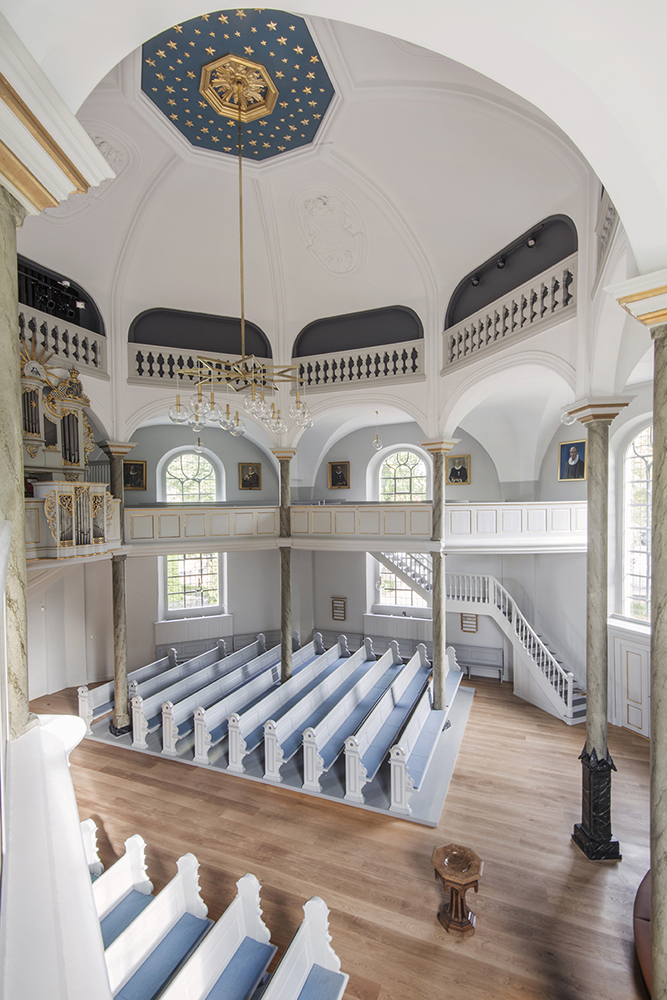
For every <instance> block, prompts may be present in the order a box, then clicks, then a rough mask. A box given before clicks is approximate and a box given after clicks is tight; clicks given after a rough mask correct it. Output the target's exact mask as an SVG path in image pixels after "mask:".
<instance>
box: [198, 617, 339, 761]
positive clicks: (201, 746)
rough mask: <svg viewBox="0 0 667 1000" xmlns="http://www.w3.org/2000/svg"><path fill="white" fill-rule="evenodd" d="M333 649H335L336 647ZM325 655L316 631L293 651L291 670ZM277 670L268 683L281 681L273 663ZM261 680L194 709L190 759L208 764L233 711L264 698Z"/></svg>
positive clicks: (226, 730)
mask: <svg viewBox="0 0 667 1000" xmlns="http://www.w3.org/2000/svg"><path fill="white" fill-rule="evenodd" d="M333 648H334V650H336V649H337V648H338V647H333ZM324 655H327V654H326V651H325V649H324V646H323V645H322V636H321V635H320V633H319V632H316V633H315V635H314V636H313V640H312V642H309V643H308V645H307V646H304V647H303V648H302V649H298V650H297V651H296V652H295V653H294V654H293V656H292V670H294V671H297V670H299V669H300V668H303V669H306V666H309V665H310V663H311V662H318V661H319V659H320V658H321V657H322V656H324ZM332 655H333V654H332ZM276 669H277V673H276V674H275V680H272V682H271V683H272V684H273V683H277V682H278V681H279V680H280V670H279V664H277V665H276ZM264 679H265V675H264V674H262V675H260V676H259V677H256V678H255V679H254V680H252V681H250V683H249V684H245V685H244V686H243V687H242V688H239V689H237V690H236V691H234V692H232V694H230V695H229V696H228V697H227V698H223V700H222V701H219V702H217V703H216V704H215V705H211V706H210V707H209V708H202V707H198V708H197V709H196V711H195V713H194V728H195V753H194V758H193V759H194V762H195V763H196V764H210V759H209V756H208V754H209V750H211V749H212V748H213V747H215V746H217V745H218V743H221V742H222V740H224V739H225V737H226V736H227V733H228V720H229V719H230V718H231V717H232V716H234V714H235V713H240V712H243V711H244V710H245V709H247V708H249V707H250V705H253V704H255V703H256V702H257V701H258V700H260V701H262V700H263V699H264V691H265V690H266V689H263V688H262V685H263V684H264V682H265V680H264Z"/></svg>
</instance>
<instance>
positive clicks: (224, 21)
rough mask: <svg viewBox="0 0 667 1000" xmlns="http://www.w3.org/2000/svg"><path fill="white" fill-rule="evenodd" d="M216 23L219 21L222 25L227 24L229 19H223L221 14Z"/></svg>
mask: <svg viewBox="0 0 667 1000" xmlns="http://www.w3.org/2000/svg"><path fill="white" fill-rule="evenodd" d="M218 21H221V22H222V24H227V22H228V21H229V18H228V17H225V15H224V14H221V15H220V17H219V18H218Z"/></svg>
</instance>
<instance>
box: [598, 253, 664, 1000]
mask: <svg viewBox="0 0 667 1000" xmlns="http://www.w3.org/2000/svg"><path fill="white" fill-rule="evenodd" d="M606 291H607V292H608V293H609V295H611V296H612V298H614V299H616V301H617V302H618V303H619V305H620V306H622V307H623V309H624V310H625V311H626V312H628V313H629V314H630V315H631V316H634V318H635V319H636V320H638V321H639V323H641V324H642V325H643V326H644V327H646V328H647V329H648V330H649V331H650V333H651V337H652V338H653V510H652V517H651V520H652V529H651V996H652V997H653V1000H667V451H666V449H667V269H665V270H662V271H657V272H654V273H653V274H644V275H639V277H637V278H631V279H630V280H629V281H625V282H623V283H622V284H620V285H616V286H614V287H612V288H607V289H606ZM637 334H638V335H639V328H638V327H637Z"/></svg>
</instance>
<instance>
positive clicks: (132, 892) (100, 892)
mask: <svg viewBox="0 0 667 1000" xmlns="http://www.w3.org/2000/svg"><path fill="white" fill-rule="evenodd" d="M152 892H153V883H152V882H151V881H150V879H149V878H148V876H147V875H146V844H145V842H144V840H143V837H140V836H139V834H138V833H135V835H134V836H133V837H129V838H128V840H126V841H125V854H124V855H123V857H122V858H119V859H118V861H116V862H115V864H113V865H112V866H111V868H108V869H107V870H106V871H105V872H104V874H103V875H100V877H99V878H98V879H96V880H95V882H94V883H93V898H94V900H95V909H96V911H97V916H98V919H99V921H100V926H101V928H102V940H103V942H104V947H105V948H108V947H109V945H110V944H111V943H112V942H113V941H115V940H116V938H117V937H118V935H119V934H121V933H122V932H123V931H124V930H125V928H126V927H128V926H129V925H130V924H131V923H132V921H133V920H134V919H135V917H137V916H138V915H139V914H140V913H141V911H142V910H143V909H145V908H146V906H148V905H149V903H150V902H151V900H152V898H153V897H152V895H151V893H152Z"/></svg>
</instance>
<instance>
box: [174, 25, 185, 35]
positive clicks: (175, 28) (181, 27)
mask: <svg viewBox="0 0 667 1000" xmlns="http://www.w3.org/2000/svg"><path fill="white" fill-rule="evenodd" d="M172 31H177V32H178V33H179V35H182V34H183V25H182V24H175V25H174V27H173V28H172Z"/></svg>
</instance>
